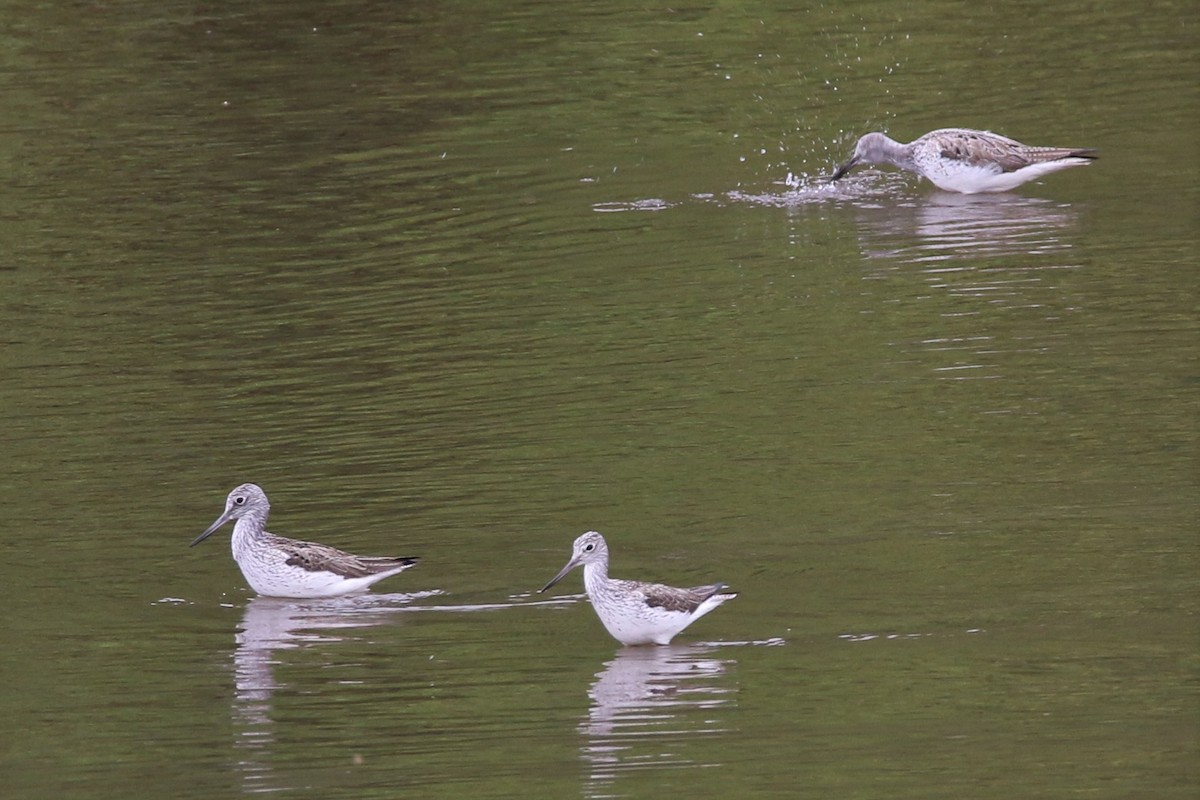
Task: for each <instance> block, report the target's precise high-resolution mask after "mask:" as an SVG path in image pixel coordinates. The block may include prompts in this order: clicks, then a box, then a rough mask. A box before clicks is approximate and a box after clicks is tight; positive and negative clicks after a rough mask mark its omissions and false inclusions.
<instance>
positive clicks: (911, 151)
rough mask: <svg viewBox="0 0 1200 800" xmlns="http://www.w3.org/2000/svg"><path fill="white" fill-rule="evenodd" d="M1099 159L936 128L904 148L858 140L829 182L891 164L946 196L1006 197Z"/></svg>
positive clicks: (881, 138)
mask: <svg viewBox="0 0 1200 800" xmlns="http://www.w3.org/2000/svg"><path fill="white" fill-rule="evenodd" d="M1098 156H1099V154H1098V153H1097V152H1096V150H1094V149H1092V148H1089V147H1031V146H1030V145H1026V144H1021V143H1020V142H1018V141H1016V140H1015V139H1009V138H1008V137H1006V136H1000V135H999V134H996V133H992V132H991V131H976V130H971V129H969V128H941V129H939V130H936V131H930V132H929V133H927V134H925V135H924V136H922V137H920V138H919V139H915V140H913V141H911V142H909V143H908V144H902V143H900V142H897V141H896V140H894V139H892V138H890V137H888V135H887V134H885V133H878V132H875V133H868V134H866V135H865V136H863V137H862V138H861V139H859V140H858V143H857V144H856V145H855V146H854V155H853V156H851V157H850V160H848V161H847V162H846V163H844V164H842V165H841V166H840V167H838V168H837V170H835V171H834V173H833V174H832V175H830V176H829V180H830V182H833V181H837V180H840V179H841V178H843V177H845V176H846V175H847V174H849V172H850V170H852V169H854V168H855V167H857V166H859V165H860V164H891V165H893V166H896V167H899V168H900V169H903V170H907V171H908V172H913V173H916V174H917V175H920V176H922V177H924V178H927V179H929V181H930V182H931V183H933V184H934V185H935V186H937V187H938V188H939V189H944V190H946V191H948V192H961V193H963V194H975V193H978V192H1007V191H1010V190H1012V189H1015V188H1017V187H1018V186H1020V185H1021V184H1024V183H1028V182H1029V181H1032V180H1035V179H1037V178H1040V177H1042V176H1043V175H1048V174H1050V173H1052V172H1057V171H1058V170H1061V169H1066V168H1068V167H1078V166H1083V165H1084V164H1090V163H1091V162H1092V161H1093V160H1095V159H1096V158H1097V157H1098Z"/></svg>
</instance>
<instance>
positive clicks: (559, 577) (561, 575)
mask: <svg viewBox="0 0 1200 800" xmlns="http://www.w3.org/2000/svg"><path fill="white" fill-rule="evenodd" d="M578 566H579V562H578V561H576V560H575V559H573V558H572V559H571V560H570V561H568V562H567V565H566V566H565V567H563V568H562V569H560V570H559V571H558V574H557V575H555V576H554V577H553V578H551V579H550V582H549V583H547V584H546V585H545V586H543V587H542V588H540V589H538V594H541V593H542V592H544V591H546V590H547V589H549V588H550V587H551V586H553V585H554V584H556V583H558V582H559V581H561V580H562V579H563V578H565V577H567V573H568V572H570V571H571V570H573V569H575V568H576V567H578Z"/></svg>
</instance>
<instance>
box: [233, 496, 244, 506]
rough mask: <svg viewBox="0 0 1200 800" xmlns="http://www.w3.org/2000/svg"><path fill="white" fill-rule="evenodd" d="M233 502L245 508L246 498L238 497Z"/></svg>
mask: <svg viewBox="0 0 1200 800" xmlns="http://www.w3.org/2000/svg"><path fill="white" fill-rule="evenodd" d="M233 502H234V504H235V505H239V506H244V505H246V498H245V497H243V496H241V495H238V496H237V497H235V498H233Z"/></svg>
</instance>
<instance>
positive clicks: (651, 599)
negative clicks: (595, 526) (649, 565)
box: [540, 531, 737, 644]
mask: <svg viewBox="0 0 1200 800" xmlns="http://www.w3.org/2000/svg"><path fill="white" fill-rule="evenodd" d="M581 564H582V565H583V585H584V588H585V589H586V591H587V596H588V599H589V600H591V601H592V607H593V608H595V609H596V615H597V616H598V617H600V621H601V622H603V623H604V627H605V628H607V629H608V632H609V633H611V634H612V636H613V638H615V639H616V640H617V641H618V642H620V643H621V644H651V643H654V644H667V643H669V642H670V641H671V639H672V638H673V637H674V636H675V635H676V634H677V633H679V632H680V631H682V630H683V629H684V628H686V627H687V626H688V625H691V624H692V623H693V622H695V621H696V620H698V619H700V617H702V616H704V615H705V614H707V613H708V612H710V611H712V610H713V609H714V608H716V607H717V606H719V605H721V604H722V603H724V602H725V601H726V600H731V599H733V598H734V597H737V592H722V591H721V590H722V589H724V588H725V584H723V583H713V584H709V585H708V586H696V587H693V588H690V589H677V588H675V587H674V586H664V585H662V584H661V583H643V582H641V581H622V580H616V579H615V578H610V577H608V544H607V543H606V542H605V541H604V537H603V536H601V535H600V534H599V533H597V532H596V531H588V532H587V533H585V534H583V535H582V536H580V537H579V538H578V539H576V540H575V544H574V546H573V548H572V553H571V560H570V561H568V562H567V564H566V566H564V567H563V568H562V569H561V570H559V573H558V574H557V575H555V576H554V577H553V578H552V579H551V580H550V582H549V583H547V584H546V585H545V586H543V587H542V588H541V590H540V591H543V592H544V591H546V590H547V589H549V588H550V587H551V586H553V585H554V584H556V583H558V582H559V581H560V580H562V579H563V578H564V577H566V575H567V573H568V572H570V571H571V570H573V569H575V567H578V566H579V565H581Z"/></svg>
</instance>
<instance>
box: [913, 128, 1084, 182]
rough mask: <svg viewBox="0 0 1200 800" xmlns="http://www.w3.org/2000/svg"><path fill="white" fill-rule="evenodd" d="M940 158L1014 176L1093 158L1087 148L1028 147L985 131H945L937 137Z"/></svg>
mask: <svg viewBox="0 0 1200 800" xmlns="http://www.w3.org/2000/svg"><path fill="white" fill-rule="evenodd" d="M937 143H938V147H939V152H940V153H941V156H942V157H943V158H946V159H950V160H952V161H962V162H965V163H967V164H970V165H971V166H973V167H985V168H986V167H995V166H999V167H1000V170H1001V171H1003V172H1015V171H1017V170H1019V169H1021V168H1022V167H1028V166H1029V165H1030V164H1041V163H1044V162H1046V161H1058V160H1060V159H1064V158H1072V157H1075V158H1095V157H1096V151H1095V150H1092V149H1089V148H1080V147H1076V148H1071V147H1030V146H1029V145H1025V144H1021V143H1020V142H1018V141H1016V140H1015V139H1009V138H1008V137H1007V136H1001V135H999V134H996V133H988V132H986V131H969V130H956V131H953V132H950V131H947V132H945V133H944V134H943V135H941V136H939V137H938V142H937Z"/></svg>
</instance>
